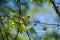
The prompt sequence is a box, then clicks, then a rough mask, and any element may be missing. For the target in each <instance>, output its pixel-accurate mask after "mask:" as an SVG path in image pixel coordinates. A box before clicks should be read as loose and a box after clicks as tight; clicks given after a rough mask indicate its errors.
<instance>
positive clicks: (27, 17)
mask: <svg viewBox="0 0 60 40" xmlns="http://www.w3.org/2000/svg"><path fill="white" fill-rule="evenodd" d="M29 18H30V16H25V17H23V22H24V24H27V23H28V21H29Z"/></svg>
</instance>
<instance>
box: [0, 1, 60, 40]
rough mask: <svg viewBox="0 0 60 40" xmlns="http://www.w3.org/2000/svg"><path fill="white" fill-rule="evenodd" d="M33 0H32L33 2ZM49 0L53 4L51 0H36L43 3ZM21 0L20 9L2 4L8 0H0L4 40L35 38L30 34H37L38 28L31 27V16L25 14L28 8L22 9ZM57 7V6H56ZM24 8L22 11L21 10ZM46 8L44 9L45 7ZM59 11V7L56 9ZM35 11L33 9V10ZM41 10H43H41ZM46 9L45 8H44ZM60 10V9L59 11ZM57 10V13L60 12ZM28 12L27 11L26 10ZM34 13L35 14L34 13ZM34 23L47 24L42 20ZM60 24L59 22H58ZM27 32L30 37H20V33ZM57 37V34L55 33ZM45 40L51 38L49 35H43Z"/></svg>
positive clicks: (0, 29)
mask: <svg viewBox="0 0 60 40" xmlns="http://www.w3.org/2000/svg"><path fill="white" fill-rule="evenodd" d="M32 1H33V0H30V2H32ZM47 1H48V5H49V6H50V5H53V3H52V2H51V0H34V2H35V3H36V4H42V3H44V2H47ZM19 2H20V1H19V0H17V2H16V3H17V7H18V8H19V9H18V10H14V9H12V8H9V7H7V6H4V5H2V4H3V3H7V0H1V1H0V14H1V15H0V36H1V38H2V40H13V39H14V40H34V38H32V37H31V36H30V33H31V34H37V32H36V30H35V29H34V27H29V25H28V24H29V22H30V21H29V19H30V16H26V15H25V16H23V15H22V13H23V12H24V11H23V10H26V9H23V10H22V9H21V8H20V6H21V5H20V3H19ZM55 8H56V7H55ZM21 10H22V11H21ZM43 10H44V9H43ZM55 10H56V12H57V9H55ZM31 11H32V12H33V10H31ZM39 11H41V10H39ZM44 11H45V10H44ZM42 12H43V11H42ZM58 12H59V11H58ZM58 12H57V14H59V13H58ZM25 13H26V12H25ZM33 15H34V14H33ZM59 17H60V16H59ZM33 22H34V23H36V24H37V23H41V24H46V23H42V22H36V21H33ZM46 25H55V24H46ZM58 25H59V24H58ZM42 30H45V31H46V30H47V28H46V27H43V28H42ZM25 33H26V34H27V36H28V38H25V37H22V36H21V37H20V36H19V35H21V34H25ZM54 36H55V38H57V34H54ZM43 39H44V40H48V39H49V35H47V34H45V35H44V36H43Z"/></svg>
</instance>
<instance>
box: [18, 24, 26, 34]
mask: <svg viewBox="0 0 60 40" xmlns="http://www.w3.org/2000/svg"><path fill="white" fill-rule="evenodd" d="M19 29H20V30H19V31H20V33H23V32H25V26H24V25H23V24H21V25H20V28H19Z"/></svg>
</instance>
